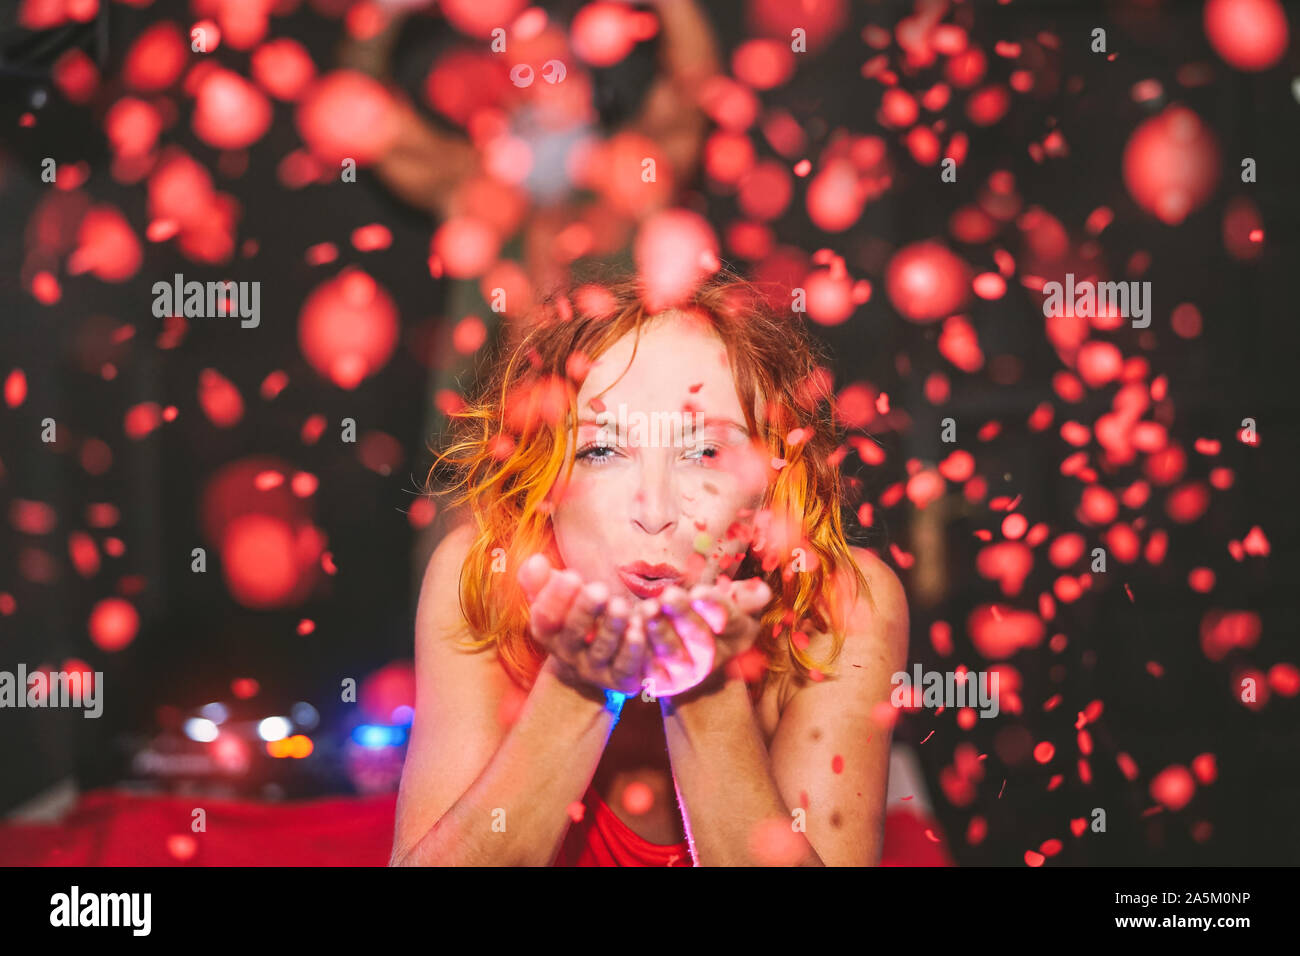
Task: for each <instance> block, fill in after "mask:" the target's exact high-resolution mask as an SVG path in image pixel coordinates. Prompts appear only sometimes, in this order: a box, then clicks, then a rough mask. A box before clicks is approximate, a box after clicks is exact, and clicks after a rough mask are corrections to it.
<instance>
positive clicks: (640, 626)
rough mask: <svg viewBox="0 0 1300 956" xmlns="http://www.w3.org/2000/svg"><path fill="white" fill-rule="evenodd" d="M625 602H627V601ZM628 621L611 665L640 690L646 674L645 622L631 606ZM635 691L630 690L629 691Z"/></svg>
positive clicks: (630, 684) (621, 678)
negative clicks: (644, 672) (644, 668)
mask: <svg viewBox="0 0 1300 956" xmlns="http://www.w3.org/2000/svg"><path fill="white" fill-rule="evenodd" d="M615 600H618V601H621V600H622V598H615ZM624 603H625V604H626V602H624ZM626 621H627V625H626V627H624V629H623V636H622V639H621V641H620V642H619V645H618V649H617V650H616V651H615V652H614V659H613V660H612V661H611V662H610V665H609V666H610V670H611V671H613V672H614V675H615V676H616V677H619V678H620V680H626V681H627V682H628V684H629V686H633V687H635V689H636V691H639V690H640V689H641V686H642V684H641V680H642V678H643V677H644V676H645V675H644V674H643V672H642V668H643V667H644V666H645V656H646V633H645V623H644V621H642V619H641V617H640V616H639V615H638V614H636V613H635V611H634V610H633V609H632V608H630V607H628V608H627V618H626ZM634 692H635V691H629V693H634ZM651 693H654V689H653V688H651Z"/></svg>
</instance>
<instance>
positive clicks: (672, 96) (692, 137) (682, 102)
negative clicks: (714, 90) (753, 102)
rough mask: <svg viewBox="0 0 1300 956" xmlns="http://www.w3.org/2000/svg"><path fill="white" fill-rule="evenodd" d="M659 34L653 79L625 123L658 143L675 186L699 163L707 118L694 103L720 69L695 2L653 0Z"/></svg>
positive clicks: (710, 35)
mask: <svg viewBox="0 0 1300 956" xmlns="http://www.w3.org/2000/svg"><path fill="white" fill-rule="evenodd" d="M655 12H656V13H657V14H658V15H659V22H660V26H661V29H662V36H661V37H660V40H659V43H660V46H659V76H658V78H657V79H656V80H655V81H654V83H653V84H652V85H651V87H650V90H649V91H648V92H647V93H646V99H645V104H644V105H643V106H642V108H641V111H640V112H639V113H638V114H637V116H636V117H635V118H634V119H633V120H631V121H630V122H629V124H628V126H629V128H630V129H633V130H635V131H637V132H639V133H641V134H643V135H644V136H647V137H649V138H650V139H652V140H654V141H655V142H656V143H658V144H659V145H660V147H661V148H662V149H663V150H664V153H665V154H666V155H667V158H668V161H669V163H670V164H671V165H672V169H673V172H674V173H675V174H676V176H677V177H678V178H677V180H676V181H677V182H686V181H688V180H689V179H690V177H691V174H692V173H693V171H694V169H695V166H696V164H697V163H698V162H699V157H700V149H701V146H702V145H703V142H704V135H705V131H706V130H707V128H708V119H707V117H706V116H705V115H704V112H703V111H702V110H701V109H700V105H699V101H698V99H697V97H698V95H699V92H700V89H701V87H702V86H703V84H704V82H705V81H706V80H707V79H709V78H710V77H712V76H715V75H717V74H718V73H720V72H721V70H722V61H721V59H720V57H719V54H718V44H717V40H716V39H715V38H714V36H713V26H712V24H711V23H710V22H709V18H708V17H707V16H705V15H704V12H703V10H701V9H700V7H699V5H698V4H696V3H695V0H656V2H655Z"/></svg>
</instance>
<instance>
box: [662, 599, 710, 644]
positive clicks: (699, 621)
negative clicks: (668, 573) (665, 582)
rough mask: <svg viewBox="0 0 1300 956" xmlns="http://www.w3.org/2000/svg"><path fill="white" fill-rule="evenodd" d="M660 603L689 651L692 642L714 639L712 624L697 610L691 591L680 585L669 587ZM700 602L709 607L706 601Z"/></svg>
mask: <svg viewBox="0 0 1300 956" xmlns="http://www.w3.org/2000/svg"><path fill="white" fill-rule="evenodd" d="M659 603H660V605H661V606H662V608H663V613H664V614H665V615H667V617H668V619H669V620H670V621H672V623H673V627H674V629H675V630H676V632H677V636H678V637H679V638H681V639H682V642H683V643H684V644H685V645H686V647H687V650H688V651H689V650H690V649H691V645H692V643H699V642H701V641H703V640H705V639H710V640H711V639H712V637H713V628H712V624H711V622H710V621H709V620H707V619H706V618H705V617H703V616H702V615H701V614H700V613H699V612H698V611H696V609H695V607H694V602H692V600H691V595H690V593H689V592H687V591H686V590H684V589H682V588H680V587H675V586H674V587H669V588H667V589H665V590H664V593H663V594H662V595H661V596H660V599H659ZM700 603H701V606H702V607H705V608H706V609H709V606H708V605H707V604H706V603H705V602H703V601H701V602H700ZM721 610H722V609H721V608H717V611H718V612H721ZM724 620H725V619H724Z"/></svg>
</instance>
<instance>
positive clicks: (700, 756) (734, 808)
mask: <svg viewBox="0 0 1300 956" xmlns="http://www.w3.org/2000/svg"><path fill="white" fill-rule="evenodd" d="M854 555H855V557H856V558H857V560H858V563H859V566H860V567H861V568H862V570H863V573H864V574H865V575H866V576H867V578H868V580H869V581H870V582H871V584H872V597H873V598H874V600H875V603H876V609H875V611H874V612H873V611H872V609H871V607H870V606H869V605H868V603H867V601H866V600H865V598H863V597H862V596H858V597H857V598H856V599H855V603H854V605H853V606H852V608H851V610H850V611H849V613H848V615H847V618H846V620H847V621H848V632H847V634H846V636H845V641H844V646H843V649H842V651H841V655H840V657H839V660H838V661H837V662H836V666H837V670H838V674H837V676H836V677H834V678H827V679H826V680H823V681H820V682H815V683H811V684H809V685H808V686H807V687H804V688H802V689H800V690H798V691H796V692H795V693H794V695H793V697H792V698H791V700H790V701H789V703H788V704H787V705H786V707H785V710H784V711H783V712H782V715H781V721H780V723H779V724H778V726H777V730H776V734H775V736H774V737H773V739H772V744H771V747H770V749H769V748H768V747H765V746H764V744H763V739H762V735H761V733H760V731H759V727H758V723H757V720H756V719H755V716H754V713H753V709H752V708H751V706H750V703H749V696H748V693H747V691H746V690H745V686H744V683H743V681H741V680H739V679H728V680H726V682H725V683H723V684H721V685H720V686H714V687H713V689H709V683H710V682H706V684H704V685H701V687H700V688H697V689H695V690H693V691H689V692H687V693H686V694H684V695H681V696H680V697H675V698H669V699H665V700H664V701H662V704H663V711H664V728H665V732H666V734H667V737H668V751H669V755H670V757H671V759H672V765H673V776H674V778H675V780H676V782H677V788H678V794H679V799H680V800H681V803H682V807H683V810H684V811H685V813H686V817H687V825H688V827H689V830H690V834H691V839H692V843H693V846H694V850H695V854H696V858H697V861H698V863H699V864H700V865H701V866H732V865H754V864H755V863H756V862H763V861H761V860H756V859H755V858H754V855H753V849H752V844H751V840H752V837H753V835H754V833H755V831H756V828H758V827H760V826H762V825H764V824H765V822H767V821H771V822H769V823H766V825H769V826H776V825H780V826H781V827H790V826H791V824H792V822H793V820H792V810H793V808H795V807H798V806H801V805H802V798H801V795H802V794H807V799H808V806H807V808H806V811H807V812H806V832H802V833H797V837H796V840H795V841H793V845H794V846H796V847H798V846H799V844H800V843H806V844H807V846H806V848H805V850H804V852H803V854H802V857H801V858H800V859H798V860H792V861H791V862H796V863H799V864H801V865H809V866H819V865H826V866H868V865H874V864H875V863H878V862H879V860H880V849H881V834H882V826H883V819H884V805H885V792H886V784H887V782H888V773H889V739H890V735H891V731H890V729H889V728H879V727H876V726H874V725H873V723H872V716H873V715H872V709H873V708H874V706H875V705H876V704H877V703H880V702H887V701H888V700H889V697H890V691H891V689H892V687H891V684H890V677H891V676H892V675H893V674H894V673H895V672H897V671H899V670H902V669H903V668H904V667H905V666H906V658H907V603H906V599H905V597H904V595H903V590H902V587H901V585H900V584H899V583H898V579H897V578H896V577H895V576H894V574H893V572H892V571H890V570H889V568H888V567H887V566H886V565H885V564H884V563H883V562H881V561H880V560H879V559H878V558H876V557H875V556H874V555H871V554H870V552H867V551H863V550H861V549H854ZM828 645H829V639H828V638H827V637H826V636H824V635H823V636H822V637H821V638H819V639H818V640H815V641H814V642H813V644H812V645H811V646H810V647H809V653H810V654H812V655H813V657H814V658H818V657H824V656H825V654H826V652H827V650H828ZM836 758H839V759H838V760H837V759H836ZM796 832H797V831H796Z"/></svg>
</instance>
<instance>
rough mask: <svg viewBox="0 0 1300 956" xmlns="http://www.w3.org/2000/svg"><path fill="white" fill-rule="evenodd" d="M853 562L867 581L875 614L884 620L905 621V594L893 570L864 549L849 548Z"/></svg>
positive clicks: (872, 552) (871, 552)
mask: <svg viewBox="0 0 1300 956" xmlns="http://www.w3.org/2000/svg"><path fill="white" fill-rule="evenodd" d="M849 553H850V554H852V555H853V560H854V561H855V562H857V565H858V568H859V569H860V570H861V571H862V576H863V577H864V578H866V579H867V586H868V587H869V588H870V589H871V600H872V602H873V603H874V604H875V605H876V609H877V612H878V613H879V615H880V616H882V617H884V618H885V619H890V618H902V620H903V621H904V622H906V621H907V593H906V592H905V591H904V590H903V583H902V582H901V581H899V580H898V575H897V574H895V573H894V569H893V568H891V567H890V566H889V565H888V564H886V563H885V562H884V561H882V560H881V559H880V557H879V556H877V555H876V553H875V552H874V551H868V550H867V549H866V548H853V547H851V548H849Z"/></svg>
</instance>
